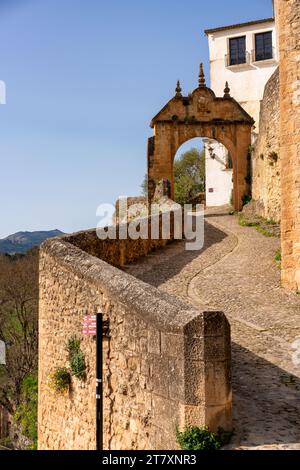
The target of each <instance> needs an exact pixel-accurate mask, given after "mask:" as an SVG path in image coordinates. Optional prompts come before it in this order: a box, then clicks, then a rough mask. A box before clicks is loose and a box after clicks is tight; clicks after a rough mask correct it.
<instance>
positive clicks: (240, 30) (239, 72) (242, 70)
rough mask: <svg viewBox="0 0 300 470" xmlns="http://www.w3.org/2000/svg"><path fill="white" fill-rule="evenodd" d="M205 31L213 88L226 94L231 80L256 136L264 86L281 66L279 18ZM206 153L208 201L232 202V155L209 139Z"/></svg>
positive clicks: (219, 203) (209, 204)
mask: <svg viewBox="0 0 300 470" xmlns="http://www.w3.org/2000/svg"><path fill="white" fill-rule="evenodd" d="M205 34H206V35H207V37H208V45H209V56H210V82H211V88H212V89H213V91H214V92H215V93H216V95H217V96H223V94H224V88H225V83H226V82H228V84H229V88H230V95H231V96H232V97H233V98H235V99H236V100H237V101H238V102H239V103H240V104H241V106H243V108H244V109H245V110H246V111H247V112H248V113H249V114H250V116H252V117H253V118H254V120H255V128H254V130H253V139H255V130H257V129H258V124H259V113H260V103H261V100H262V98H263V93H264V88H265V85H266V83H267V81H268V80H269V78H270V77H271V75H272V74H273V73H274V71H275V70H276V68H277V65H278V62H277V59H278V56H277V46H276V31H275V20H274V18H269V19H265V20H258V21H251V22H248V23H242V24H237V25H231V26H225V27H221V28H215V29H209V30H206V31H205ZM205 155H206V157H205V158H206V204H207V206H221V205H224V204H228V203H229V202H230V199H231V193H232V169H231V162H230V155H228V151H227V150H226V149H225V147H224V146H223V145H221V144H219V143H216V142H214V141H208V140H207V139H206V140H205Z"/></svg>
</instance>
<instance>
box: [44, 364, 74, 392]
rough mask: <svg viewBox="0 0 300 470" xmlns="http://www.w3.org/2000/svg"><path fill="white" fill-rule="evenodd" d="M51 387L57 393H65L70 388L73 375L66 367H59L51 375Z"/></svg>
mask: <svg viewBox="0 0 300 470" xmlns="http://www.w3.org/2000/svg"><path fill="white" fill-rule="evenodd" d="M49 385H50V387H51V388H52V389H53V390H54V391H55V392H57V393H64V392H66V391H67V390H69V389H70V385H71V375H70V373H69V371H68V369H66V368H65V367H61V368H57V369H55V371H54V372H53V373H52V374H51V375H50V381H49Z"/></svg>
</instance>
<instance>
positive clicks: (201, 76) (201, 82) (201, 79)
mask: <svg viewBox="0 0 300 470" xmlns="http://www.w3.org/2000/svg"><path fill="white" fill-rule="evenodd" d="M199 87H200V88H204V87H206V85H205V75H204V71H203V64H200V72H199Z"/></svg>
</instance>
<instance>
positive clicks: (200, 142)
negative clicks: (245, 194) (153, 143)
mask: <svg viewBox="0 0 300 470" xmlns="http://www.w3.org/2000/svg"><path fill="white" fill-rule="evenodd" d="M187 155H190V157H189V159H188V161H189V164H190V165H191V168H189V169H188V173H190V172H191V171H192V173H193V174H192V178H189V177H187V178H184V176H183V175H182V173H181V170H182V167H185V165H184V162H182V165H178V163H176V162H178V161H181V159H182V158H184V156H187ZM197 155H199V157H200V158H197ZM194 158H195V160H194ZM173 168H174V171H173V176H174V197H175V201H176V202H181V201H180V200H179V198H180V199H185V200H187V201H188V202H192V203H193V204H195V203H204V204H205V205H206V206H207V207H216V206H225V205H228V204H230V203H232V198H233V168H232V158H231V154H230V152H229V150H228V149H227V147H225V146H224V145H223V144H222V143H221V142H218V141H217V140H214V139H208V138H202V137H196V138H193V139H189V140H187V141H186V142H184V143H183V144H182V145H181V146H180V147H179V148H178V150H177V151H176V153H175V157H174V163H173ZM197 173H198V174H197ZM188 176H190V175H188ZM191 179H192V180H193V182H194V184H192V183H193V182H192V181H191ZM185 180H186V181H187V187H186V188H184V182H185ZM191 186H192V187H191Z"/></svg>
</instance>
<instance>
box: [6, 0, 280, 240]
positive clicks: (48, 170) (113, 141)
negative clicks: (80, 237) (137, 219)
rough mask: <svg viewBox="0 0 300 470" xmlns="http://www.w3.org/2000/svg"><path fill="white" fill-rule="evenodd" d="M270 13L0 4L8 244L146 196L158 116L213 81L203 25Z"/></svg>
mask: <svg viewBox="0 0 300 470" xmlns="http://www.w3.org/2000/svg"><path fill="white" fill-rule="evenodd" d="M269 16H272V2H271V0H252V1H251V2H241V1H240V0H227V1H224V0H212V1H210V2H207V1H201V0H198V1H196V0H185V1H184V2H183V1H179V0H163V1H162V0H151V1H146V0H127V1H124V0H110V1H109V2H108V1H102V0H0V79H1V80H4V81H5V83H6V86H7V104H6V105H2V106H0V165H1V166H0V168H1V185H0V201H1V219H0V237H4V236H6V235H8V234H10V233H13V232H16V231H19V230H48V229H54V228H59V229H61V230H63V231H66V232H70V231H75V230H79V229H84V228H89V227H94V226H95V225H96V223H97V218H96V207H97V206H98V205H99V204H100V203H114V202H115V200H116V199H117V197H118V196H119V195H128V196H130V195H137V194H139V193H140V184H141V181H142V179H143V175H144V174H145V171H146V144H147V138H148V137H149V136H151V135H152V134H151V132H152V131H151V129H150V128H149V122H150V120H151V118H152V117H153V116H154V115H155V114H156V113H157V112H158V111H159V109H160V108H161V107H162V106H163V105H164V104H165V102H166V101H167V100H169V99H170V98H171V97H172V96H173V94H174V89H175V86H176V80H177V79H178V78H180V79H181V81H182V84H183V89H184V92H185V93H188V92H189V91H192V90H193V89H194V88H195V87H196V86H197V74H198V67H199V63H200V62H201V61H203V62H204V64H205V70H206V74H207V75H208V47H207V39H206V37H205V35H204V34H203V30H204V29H206V28H209V27H215V26H222V25H226V24H232V23H238V22H244V21H248V20H254V19H260V18H265V17H269Z"/></svg>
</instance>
